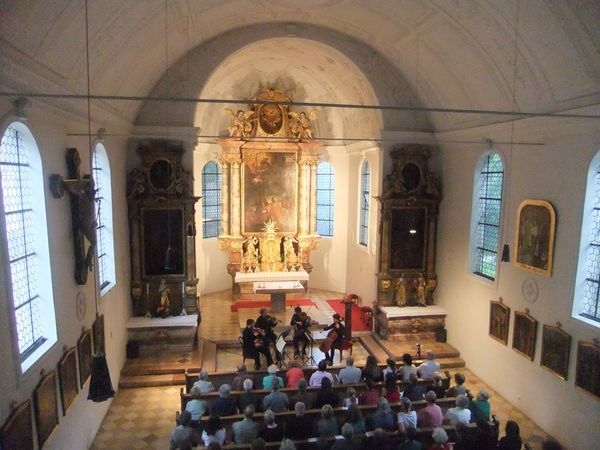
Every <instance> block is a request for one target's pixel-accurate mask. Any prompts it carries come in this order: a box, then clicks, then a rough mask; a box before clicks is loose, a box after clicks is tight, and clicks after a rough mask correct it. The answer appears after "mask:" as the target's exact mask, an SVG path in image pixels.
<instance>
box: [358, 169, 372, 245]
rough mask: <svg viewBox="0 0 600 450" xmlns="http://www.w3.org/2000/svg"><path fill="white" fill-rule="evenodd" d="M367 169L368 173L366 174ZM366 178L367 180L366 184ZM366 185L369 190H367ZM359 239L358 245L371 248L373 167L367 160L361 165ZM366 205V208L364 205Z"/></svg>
mask: <svg viewBox="0 0 600 450" xmlns="http://www.w3.org/2000/svg"><path fill="white" fill-rule="evenodd" d="M365 168H366V173H365ZM365 177H366V178H367V180H366V183H365ZM365 184H366V185H367V190H365ZM358 192H359V194H358V213H359V214H358V239H357V240H356V241H357V243H358V245H360V246H362V247H365V248H367V249H368V248H369V231H370V230H369V219H370V215H371V199H370V197H371V166H370V163H369V161H368V160H367V159H366V158H365V159H363V161H362V162H361V164H360V170H359V184H358ZM365 203H366V205H367V206H366V208H364V207H363V205H364V204H365ZM363 230H364V233H365V235H364V238H365V240H364V242H363V240H362V238H363V235H362V231H363Z"/></svg>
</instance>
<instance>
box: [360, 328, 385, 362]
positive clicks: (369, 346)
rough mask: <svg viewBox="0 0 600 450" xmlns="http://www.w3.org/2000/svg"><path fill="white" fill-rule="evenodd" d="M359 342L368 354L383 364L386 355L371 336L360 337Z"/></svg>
mask: <svg viewBox="0 0 600 450" xmlns="http://www.w3.org/2000/svg"><path fill="white" fill-rule="evenodd" d="M359 341H360V343H361V344H362V345H363V347H364V348H365V349H366V350H367V351H368V352H369V354H371V355H373V356H375V358H376V359H377V362H379V363H385V360H386V359H387V358H388V354H387V352H386V351H385V349H384V348H383V347H382V346H381V345H380V343H379V342H378V340H377V339H375V337H374V336H373V335H368V336H361V337H360V338H359Z"/></svg>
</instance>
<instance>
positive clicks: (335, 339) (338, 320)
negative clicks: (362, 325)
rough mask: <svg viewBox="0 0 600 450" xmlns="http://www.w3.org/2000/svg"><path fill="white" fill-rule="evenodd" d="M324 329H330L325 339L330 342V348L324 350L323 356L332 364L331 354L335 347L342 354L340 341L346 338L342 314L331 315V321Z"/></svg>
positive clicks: (332, 354)
mask: <svg viewBox="0 0 600 450" xmlns="http://www.w3.org/2000/svg"><path fill="white" fill-rule="evenodd" d="M323 330H324V331H327V330H331V331H330V332H329V335H328V336H327V341H326V342H330V344H331V345H330V348H329V349H327V350H326V351H325V358H326V359H327V361H329V364H333V356H334V354H335V349H336V348H337V349H338V350H339V351H340V357H341V354H342V350H341V347H342V343H343V342H344V339H346V327H345V326H344V324H343V323H342V316H340V315H339V314H334V315H333V323H332V324H331V325H328V326H327V327H325V328H323Z"/></svg>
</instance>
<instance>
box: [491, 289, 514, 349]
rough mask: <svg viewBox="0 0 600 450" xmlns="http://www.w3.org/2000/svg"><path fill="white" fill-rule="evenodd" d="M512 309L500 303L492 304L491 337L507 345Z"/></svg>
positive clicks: (500, 301)
mask: <svg viewBox="0 0 600 450" xmlns="http://www.w3.org/2000/svg"><path fill="white" fill-rule="evenodd" d="M509 321H510V308H509V307H508V306H506V305H505V304H504V303H502V299H500V300H499V301H494V300H492V301H491V302H490V336H491V337H492V338H493V339H495V340H497V341H498V342H501V343H502V344H504V345H506V344H507V343H508V325H509Z"/></svg>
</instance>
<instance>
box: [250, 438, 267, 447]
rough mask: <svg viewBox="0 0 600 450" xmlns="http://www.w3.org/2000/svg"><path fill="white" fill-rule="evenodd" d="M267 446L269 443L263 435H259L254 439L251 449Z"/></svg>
mask: <svg viewBox="0 0 600 450" xmlns="http://www.w3.org/2000/svg"><path fill="white" fill-rule="evenodd" d="M266 448H267V443H266V442H265V440H264V439H263V438H261V437H258V438H256V439H255V440H254V442H253V443H252V445H251V446H250V449H251V450H265V449H266Z"/></svg>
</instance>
